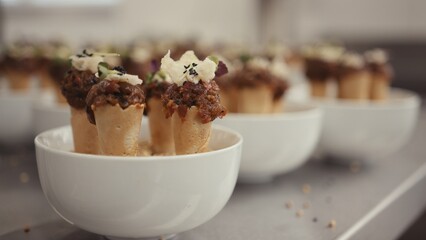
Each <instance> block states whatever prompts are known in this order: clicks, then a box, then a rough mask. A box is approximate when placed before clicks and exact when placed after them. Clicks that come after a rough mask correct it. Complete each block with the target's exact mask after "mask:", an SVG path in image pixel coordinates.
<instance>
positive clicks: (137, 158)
mask: <svg viewBox="0 0 426 240" xmlns="http://www.w3.org/2000/svg"><path fill="white" fill-rule="evenodd" d="M68 129H69V130H71V126H70V125H66V126H62V127H58V128H54V129H50V130H47V131H44V132H42V133H40V134H38V135H37V136H36V137H35V138H34V143H35V146H36V149H37V148H40V149H43V150H44V151H47V152H51V153H55V154H59V155H64V156H70V157H80V158H84V159H85V160H92V161H117V162H124V161H131V162H135V161H136V162H153V163H154V162H158V161H180V160H182V159H191V158H194V157H198V156H199V157H204V156H210V155H217V154H220V153H222V152H226V151H229V150H231V149H233V148H237V147H239V146H241V145H242V144H243V137H242V135H241V134H240V133H238V132H237V131H234V130H232V129H230V128H227V127H223V126H218V125H216V124H213V126H212V130H213V131H214V130H215V129H218V130H222V131H225V132H227V133H231V134H232V135H234V136H236V137H237V138H238V140H237V142H236V143H234V144H232V145H230V146H227V147H225V148H221V149H218V150H213V151H209V152H203V153H195V154H185V155H169V156H107V155H97V154H96V155H95V154H85V153H76V152H70V151H66V150H60V149H55V148H51V147H48V146H46V145H45V144H43V143H42V142H41V138H42V137H43V136H45V135H49V134H51V133H52V132H56V131H64V130H68Z"/></svg>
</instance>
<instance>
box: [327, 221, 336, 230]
mask: <svg viewBox="0 0 426 240" xmlns="http://www.w3.org/2000/svg"><path fill="white" fill-rule="evenodd" d="M336 225H337V222H336V220H331V221H330V222H329V223H328V225H327V227H328V228H335V227H336Z"/></svg>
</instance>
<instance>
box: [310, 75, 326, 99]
mask: <svg viewBox="0 0 426 240" xmlns="http://www.w3.org/2000/svg"><path fill="white" fill-rule="evenodd" d="M309 82H310V85H311V96H312V97H318V98H323V97H326V96H327V81H322V80H314V79H311V80H310V81H309Z"/></svg>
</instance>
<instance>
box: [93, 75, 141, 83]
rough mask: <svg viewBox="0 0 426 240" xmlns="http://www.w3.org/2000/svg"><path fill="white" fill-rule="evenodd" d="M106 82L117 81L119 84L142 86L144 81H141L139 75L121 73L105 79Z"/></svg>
mask: <svg viewBox="0 0 426 240" xmlns="http://www.w3.org/2000/svg"><path fill="white" fill-rule="evenodd" d="M96 75H97V74H96ZM104 80H107V81H111V80H116V81H119V82H126V83H129V84H132V85H138V84H142V82H143V81H142V79H139V77H138V76H137V75H131V74H120V73H110V74H108V75H107V76H106V77H105V78H104Z"/></svg>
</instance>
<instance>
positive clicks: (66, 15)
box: [0, 0, 426, 93]
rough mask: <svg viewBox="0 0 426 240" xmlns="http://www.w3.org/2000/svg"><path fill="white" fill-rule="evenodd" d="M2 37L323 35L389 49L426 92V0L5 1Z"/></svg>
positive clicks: (405, 83) (258, 38) (291, 38)
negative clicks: (425, 63)
mask: <svg viewBox="0 0 426 240" xmlns="http://www.w3.org/2000/svg"><path fill="white" fill-rule="evenodd" d="M1 3H2V4H1V6H2V7H1V13H2V14H1V17H0V20H1V31H0V32H1V33H0V34H1V35H0V37H1V38H2V39H3V40H2V42H9V41H13V40H15V39H18V38H21V37H25V38H28V39H31V38H34V39H37V40H47V39H51V38H58V37H59V38H62V39H65V40H67V41H68V42H69V43H71V45H74V46H80V45H81V44H84V43H87V42H89V41H90V42H99V43H105V42H109V43H125V42H128V41H130V40H131V39H134V38H135V37H137V36H144V37H156V38H158V37H162V38H164V37H167V38H178V39H182V38H191V37H197V38H198V39H201V40H204V41H208V42H216V41H222V42H244V43H247V44H249V45H251V46H258V45H259V44H263V43H265V42H267V41H269V40H270V39H274V40H282V41H285V42H286V43H287V44H289V45H290V46H299V45H300V44H303V43H307V42H313V41H318V40H324V39H327V40H333V41H342V42H345V43H346V44H347V45H348V46H349V47H351V48H354V49H360V50H363V49H367V48H370V47H378V46H379V47H384V48H387V49H389V50H390V53H391V56H392V62H393V64H394V66H395V68H396V71H395V72H396V81H394V83H393V84H394V85H395V86H399V87H406V88H411V89H415V90H416V91H418V92H423V93H426V83H425V82H426V79H425V78H426V70H425V69H426V68H424V67H423V65H424V62H426V57H425V56H426V14H424V12H425V10H426V1H425V0H359V1H353V0H214V1H209V0H179V1H169V0H156V1H146V0H140V1H138V0H86V1H84V0H74V1H73V0H62V1H55V0H2V1H1Z"/></svg>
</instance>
